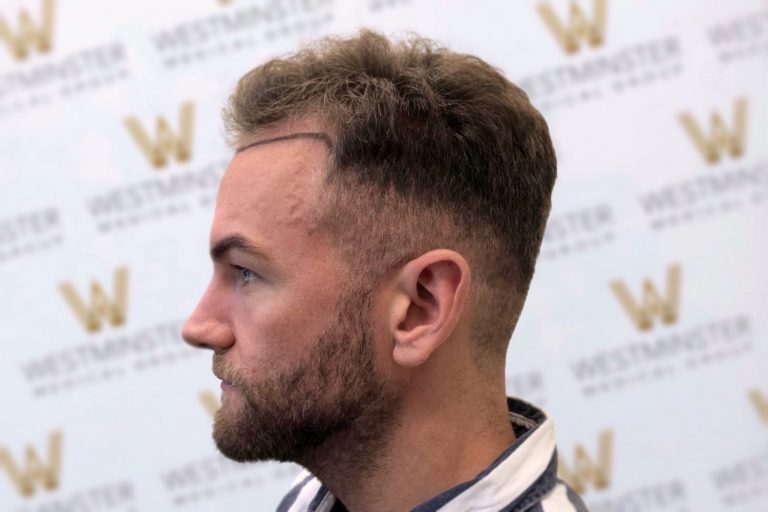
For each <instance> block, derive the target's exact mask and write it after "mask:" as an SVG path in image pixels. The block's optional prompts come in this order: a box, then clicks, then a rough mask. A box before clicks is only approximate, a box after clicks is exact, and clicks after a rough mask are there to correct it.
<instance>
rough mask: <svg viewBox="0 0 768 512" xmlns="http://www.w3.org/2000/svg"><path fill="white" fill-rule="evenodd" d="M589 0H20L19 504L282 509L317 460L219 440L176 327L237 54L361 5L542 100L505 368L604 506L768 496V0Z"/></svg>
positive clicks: (668, 507)
mask: <svg viewBox="0 0 768 512" xmlns="http://www.w3.org/2000/svg"><path fill="white" fill-rule="evenodd" d="M571 4H572V2H570V0H530V1H529V0H515V1H505V2H477V1H473V2H470V1H450V2H448V1H445V2H439V1H437V0H434V1H428V0H410V1H408V0H399V1H398V0H369V1H366V2H362V1H361V2H353V1H351V0H314V1H313V0H303V1H302V0H282V1H280V0H274V1H264V0H229V1H218V2H217V1H216V0H187V1H184V2H169V1H155V2H147V1H137V2H119V1H117V0H2V3H0V198H1V200H0V286H1V288H0V325H1V326H2V331H0V343H2V345H0V346H2V349H3V350H2V357H1V358H0V411H1V412H0V414H2V417H1V419H2V421H1V422H0V510H3V511H5V510H14V511H16V510H18V511H53V510H56V511H159V510H162V511H165V510H170V511H175V510H178V511H185V512H186V511H189V512H198V511H200V512H202V511H219V510H243V511H245V510H249V511H252V510H272V509H274V507H275V505H276V504H277V502H278V501H279V499H280V497H281V496H282V495H283V493H284V492H285V491H286V490H287V488H288V486H289V483H290V481H291V480H292V478H293V477H294V476H295V474H296V473H297V471H298V470H297V468H296V467H295V466H292V465H285V464H284V465H278V464H257V465H238V464H235V463H232V462H229V461H227V460H225V459H223V458H222V457H221V456H219V455H218V453H217V451H216V449H215V447H214V445H213V442H212V441H211V439H210V424H211V414H210V410H211V408H215V407H216V400H218V397H217V393H216V389H217V381H216V380H215V378H213V377H212V375H211V374H210V362H211V361H210V354H209V353H207V352H203V351H197V350H194V349H191V348H189V347H187V346H186V345H184V344H183V343H182V342H181V340H180V337H179V332H178V331H179V328H180V325H181V322H182V321H183V320H184V318H185V317H186V315H187V314H188V313H189V312H190V311H191V310H192V308H193V306H194V305H195V303H196V301H197V299H198V297H199V296H200V294H201V293H202V291H203V289H204V287H205V285H206V283H207V280H208V278H209V274H210V263H209V262H208V260H207V245H208V240H207V237H208V229H209V227H210V222H211V218H212V206H213V203H212V201H213V197H214V194H215V191H216V187H217V183H218V179H219V177H220V175H221V173H222V171H223V169H224V168H225V166H226V163H227V161H228V158H229V152H228V150H227V148H226V147H225V145H224V143H223V140H222V129H221V121H220V112H221V108H222V106H223V104H224V102H225V100H226V98H227V96H228V94H229V93H230V92H231V90H232V88H233V86H234V84H235V82H236V80H237V78H238V77H239V76H240V75H242V74H243V73H244V72H245V71H247V70H248V69H250V68H251V67H253V66H255V65H257V64H259V63H262V62H264V61H265V60H267V59H268V58H270V57H272V56H275V55H279V54H282V53H285V52H288V51H292V50H295V49H296V48H297V47H298V45H299V44H300V42H302V41H306V40H309V39H312V38H314V37H317V36H319V35H324V34H349V33H351V32H353V31H354V30H355V29H356V28H357V27H362V26H365V27H370V28H374V29H378V30H382V31H384V32H386V33H388V34H394V35H397V34H402V33H403V32H404V31H406V30H413V31H416V32H418V33H420V34H422V35H425V36H429V37H432V38H435V39H437V40H439V41H441V42H443V43H445V44H447V45H448V46H450V47H451V48H453V49H455V50H458V51H462V52H469V53H474V54H477V55H479V56H481V57H482V58H484V59H486V60H487V61H489V62H491V63H492V64H494V65H496V66H498V67H500V68H501V69H502V70H503V71H504V72H505V73H506V75H507V76H508V77H509V78H510V79H512V80H513V81H515V82H516V83H518V84H519V85H521V86H522V87H523V88H524V89H525V90H526V91H528V93H529V95H530V97H531V100H532V102H533V103H534V105H536V106H537V107H538V108H540V110H541V111H542V113H543V114H544V116H545V117H546V119H547V120H548V122H549V125H550V129H551V132H552V136H553V139H554V142H555V146H556V149H557V153H558V160H559V178H558V183H557V185H556V187H555V193H554V206H553V212H552V216H551V219H550V223H549V226H548V230H547V236H546V240H545V243H544V246H543V248H542V255H541V258H540V260H539V266H538V269H537V274H536V277H535V279H534V284H533V287H532V290H531V293H530V297H529V300H528V303H527V305H526V308H525V311H524V314H523V318H522V320H521V322H520V325H519V326H518V329H517V332H516V333H515V335H514V336H513V339H512V345H511V348H510V352H509V358H508V390H509V392H510V393H511V394H516V395H519V396H522V397H525V398H528V399H530V400H532V401H534V402H536V403H538V404H540V405H542V406H544V408H545V409H546V410H547V411H549V412H550V413H551V414H553V416H554V417H555V420H556V426H557V435H558V443H559V453H560V459H561V466H562V468H563V472H562V476H563V477H564V478H566V479H567V480H568V481H570V482H571V483H572V484H573V485H574V486H576V487H578V488H579V489H580V490H581V491H582V493H583V495H584V497H585V500H586V501H587V503H588V504H589V505H590V507H591V509H592V510H593V511H630V510H631V511H636V510H637V511H640V510H642V511H683V510H687V511H720V510H726V511H750V512H760V511H764V510H766V509H768V371H767V370H768V364H767V363H768V315H766V312H768V308H767V307H766V306H767V305H768V279H767V278H766V273H765V265H766V262H767V261H768V231H767V230H766V222H767V221H768V215H767V214H768V206H767V205H768V137H766V127H767V126H768V94H766V83H768V80H767V79H768V73H767V72H766V69H767V68H768V66H767V64H768V2H765V1H760V0H731V1H728V2H724V1H720V2H717V1H704V0H700V1H697V0H685V1H683V0H679V1H671V0H602V1H601V0H577V1H576V2H573V5H575V6H576V7H575V8H574V9H576V12H575V14H570V15H569V9H572V8H571V7H570V6H571ZM601 6H602V7H605V11H604V16H603V17H601V15H600V13H601ZM579 14H581V16H579ZM600 36H602V37H600ZM142 137H144V139H146V140H143V139H142ZM142 144H143V146H142ZM154 146H157V147H156V148H155V151H154V153H153V147H154ZM715 160H716V161H715Z"/></svg>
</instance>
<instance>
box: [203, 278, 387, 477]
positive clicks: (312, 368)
mask: <svg viewBox="0 0 768 512" xmlns="http://www.w3.org/2000/svg"><path fill="white" fill-rule="evenodd" d="M337 309H338V311H339V315H338V317H337V318H336V319H335V321H334V322H333V323H332V324H331V325H329V326H328V327H327V328H326V329H325V330H324V331H323V332H322V333H321V334H320V336H318V337H317V339H315V340H314V343H313V344H312V348H311V349H310V350H309V351H308V352H307V354H306V355H305V356H304V357H302V358H301V359H299V360H297V361H295V362H294V363H293V364H292V365H291V366H289V367H288V368H282V369H279V370H276V371H275V372H265V371H259V370H258V369H251V370H239V369H237V368H234V367H233V366H231V365H229V364H228V363H226V362H225V361H224V360H223V359H222V355H220V354H214V356H213V366H214V371H216V373H217V374H218V375H220V376H222V377H223V378H224V380H226V381H227V382H229V383H231V384H232V386H233V387H234V388H235V389H231V390H229V391H230V393H227V394H225V395H224V397H223V401H222V406H221V408H220V409H219V411H218V412H217V413H216V417H215V421H214V430H213V438H214V441H215V442H216V446H217V447H218V449H219V451H220V452H221V453H222V454H223V455H224V456H226V457H228V458H230V459H233V460H236V461H238V462H246V461H263V460H277V461H283V462H298V463H300V464H304V465H307V463H308V461H311V460H313V459H315V458H316V454H317V452H318V450H320V449H321V448H322V447H323V446H327V445H329V444H333V445H334V450H338V449H341V450H344V451H345V452H346V454H347V455H350V456H355V452H357V455H358V456H359V457H357V459H358V461H360V460H361V459H362V458H366V459H369V458H370V456H371V455H372V454H373V451H374V450H376V448H380V447H383V446H384V445H385V442H386V437H387V432H388V431H389V430H390V428H391V426H392V424H393V423H394V421H395V417H396V414H395V412H396V409H397V404H398V402H399V400H398V396H397V394H396V393H395V392H394V391H393V390H391V389H390V387H389V386H388V385H387V382H386V379H385V378H384V377H383V376H381V375H380V373H379V372H378V371H377V367H376V366H377V365H376V357H375V352H374V348H373V333H372V330H371V326H370V323H369V322H368V321H366V317H367V315H368V314H369V312H370V292H366V291H362V290H356V291H353V292H352V293H348V294H347V295H346V296H344V297H342V299H341V300H340V304H339V307H338V308H337ZM259 374H261V375H265V374H267V375H269V376H268V377H267V378H261V379H259V378H257V377H256V376H257V375H259ZM227 395H236V396H234V397H231V396H227ZM228 398H232V400H228ZM376 451H378V450H376ZM364 456H365V457H364ZM353 460H354V458H353Z"/></svg>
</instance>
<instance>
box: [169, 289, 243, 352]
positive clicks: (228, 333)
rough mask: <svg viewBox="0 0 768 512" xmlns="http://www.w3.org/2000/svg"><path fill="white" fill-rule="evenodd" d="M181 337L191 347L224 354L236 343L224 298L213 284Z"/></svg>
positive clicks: (186, 324)
mask: <svg viewBox="0 0 768 512" xmlns="http://www.w3.org/2000/svg"><path fill="white" fill-rule="evenodd" d="M181 337H182V338H183V339H184V341H186V342H187V343H189V344H190V345H192V346H194V347H198V348H209V349H211V350H213V351H214V352H223V351H225V350H227V349H228V348H230V347H231V346H232V345H233V344H234V343H235V337H234V333H233V332H232V327H231V324H230V322H229V319H228V318H227V308H226V305H225V304H224V301H223V297H221V296H220V294H219V293H217V291H216V288H215V286H214V283H213V282H212V283H211V284H210V285H209V286H208V289H207V290H206V291H205V293H204V294H203V296H202V297H201V298H200V302H198V304H197V306H196V307H195V309H194V311H192V314H191V315H189V318H187V321H186V322H184V325H183V326H182V328H181Z"/></svg>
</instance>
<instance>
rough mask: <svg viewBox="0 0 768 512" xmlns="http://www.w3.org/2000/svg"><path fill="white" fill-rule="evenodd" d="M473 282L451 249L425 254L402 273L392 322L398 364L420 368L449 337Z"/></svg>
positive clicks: (389, 319) (394, 348)
mask: <svg viewBox="0 0 768 512" xmlns="http://www.w3.org/2000/svg"><path fill="white" fill-rule="evenodd" d="M470 281H471V275H470V271H469V265H468V264H467V261H466V260H465V259H464V257H463V256H462V255H461V254H459V253H457V252H455V251H451V250H448V249H436V250H433V251H429V252H427V253H424V254H422V255H421V256H419V257H418V258H416V259H414V260H411V261H409V262H408V263H407V264H406V265H405V266H404V267H403V268H402V269H401V270H400V272H399V273H398V274H397V276H396V278H395V295H394V297H393V301H392V302H391V308H390V310H389V318H388V327H389V329H390V333H391V335H392V338H393V339H394V346H393V354H392V355H393V359H394V361H395V363H396V364H398V365H401V366H405V367H415V366H419V365H421V364H423V363H424V362H425V361H426V360H427V359H429V357H430V355H432V353H433V352H434V351H435V350H436V349H437V348H438V347H440V345H442V344H443V342H444V341H445V340H446V339H448V337H450V335H451V334H452V333H453V331H454V330H455V328H456V325H457V324H458V322H459V319H460V318H461V315H462V312H463V311H464V303H465V301H466V297H467V293H468V292H469V286H470Z"/></svg>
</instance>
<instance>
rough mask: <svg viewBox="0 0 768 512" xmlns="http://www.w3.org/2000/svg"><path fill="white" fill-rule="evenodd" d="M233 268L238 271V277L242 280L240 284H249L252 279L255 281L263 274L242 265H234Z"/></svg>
mask: <svg viewBox="0 0 768 512" xmlns="http://www.w3.org/2000/svg"><path fill="white" fill-rule="evenodd" d="M232 268H233V269H235V270H236V271H237V272H238V278H239V280H240V284H248V283H250V282H252V281H255V280H257V279H259V278H261V276H260V275H259V274H257V273H256V272H254V271H252V270H248V269H247V268H245V267H241V266H240V265H232Z"/></svg>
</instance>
